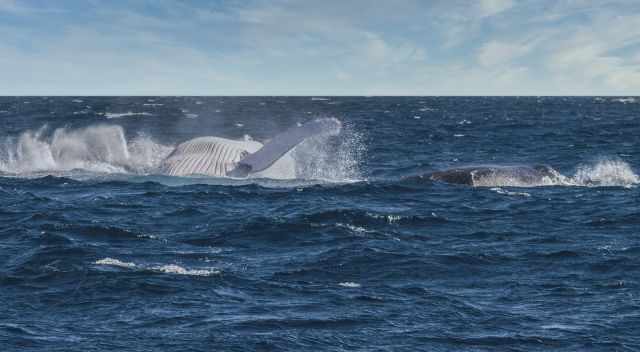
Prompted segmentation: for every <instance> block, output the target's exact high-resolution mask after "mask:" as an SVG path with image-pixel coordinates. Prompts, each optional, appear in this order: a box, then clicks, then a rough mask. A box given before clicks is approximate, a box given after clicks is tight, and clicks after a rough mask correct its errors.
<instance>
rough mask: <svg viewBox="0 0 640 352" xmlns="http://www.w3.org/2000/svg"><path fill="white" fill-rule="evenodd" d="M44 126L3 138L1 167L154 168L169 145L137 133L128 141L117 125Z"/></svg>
mask: <svg viewBox="0 0 640 352" xmlns="http://www.w3.org/2000/svg"><path fill="white" fill-rule="evenodd" d="M46 132H47V128H46V127H43V128H40V129H39V130H37V131H35V132H34V131H26V132H24V133H22V134H21V135H20V136H19V137H18V138H17V139H16V138H5V140H4V141H3V143H2V148H1V149H0V171H1V172H4V173H10V174H19V175H25V174H30V173H38V172H57V171H70V170H75V169H81V170H86V171H91V172H98V173H126V172H132V171H133V172H137V173H140V172H144V171H148V170H151V169H153V168H155V167H156V166H157V165H158V164H159V162H160V161H161V160H162V159H164V158H165V157H166V155H168V154H169V153H170V152H171V150H172V149H173V148H172V147H167V146H163V145H161V144H158V143H155V142H154V141H153V140H151V138H149V137H146V136H144V135H140V136H138V137H137V138H134V139H133V140H132V141H131V142H130V143H127V140H126V138H125V134H124V130H123V129H122V127H120V126H107V125H98V126H90V127H86V128H81V129H76V130H68V129H65V128H59V129H56V130H55V131H54V132H53V133H52V134H51V135H47V134H46Z"/></svg>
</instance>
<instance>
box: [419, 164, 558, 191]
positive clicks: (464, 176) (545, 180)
mask: <svg viewBox="0 0 640 352" xmlns="http://www.w3.org/2000/svg"><path fill="white" fill-rule="evenodd" d="M427 176H428V177H429V179H431V180H433V181H440V182H446V183H453V184H461V185H469V186H487V187H492V186H524V187H526V186H539V185H548V184H553V183H554V181H555V180H558V179H559V178H561V177H562V175H561V174H560V173H559V172H557V171H556V170H555V169H553V168H552V167H551V166H548V165H544V164H538V165H517V166H500V165H481V166H466V167H457V168H451V169H446V170H442V171H435V172H432V173H430V174H428V175H427Z"/></svg>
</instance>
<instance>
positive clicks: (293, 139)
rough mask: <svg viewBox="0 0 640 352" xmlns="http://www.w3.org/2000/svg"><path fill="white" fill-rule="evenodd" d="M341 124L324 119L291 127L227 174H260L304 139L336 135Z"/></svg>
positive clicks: (233, 175)
mask: <svg viewBox="0 0 640 352" xmlns="http://www.w3.org/2000/svg"><path fill="white" fill-rule="evenodd" d="M341 128H342V124H341V123H340V121H339V120H338V119H335V118H325V119H317V120H314V121H310V122H307V123H305V124H304V125H302V126H295V127H292V128H290V129H288V130H286V131H284V132H282V133H280V134H279V135H277V136H275V137H273V138H272V139H271V140H270V141H269V142H267V143H266V144H265V145H264V147H262V148H261V149H260V150H258V151H257V152H255V153H252V154H249V155H248V156H247V157H246V158H243V159H242V160H240V161H239V162H238V164H237V166H236V168H235V169H233V170H231V171H230V172H228V173H227V175H228V176H232V177H245V176H247V175H248V174H249V173H253V172H260V171H262V170H264V169H266V168H268V167H269V166H271V165H273V163H275V162H276V161H277V160H278V159H280V158H281V157H282V156H283V155H285V154H286V153H287V152H288V151H290V150H291V149H293V148H295V147H296V146H297V145H298V144H300V143H302V142H303V141H304V140H305V139H307V138H311V137H314V136H318V135H325V134H326V135H337V134H338V133H340V129H341Z"/></svg>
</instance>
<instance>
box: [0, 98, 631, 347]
mask: <svg viewBox="0 0 640 352" xmlns="http://www.w3.org/2000/svg"><path fill="white" fill-rule="evenodd" d="M638 101H640V100H638V98H633V97H553V98H550V97H527V98H523V97H520V98H518V97H511V98H506V97H502V98H500V97H370V98H364V97H4V98H3V97H0V121H1V122H2V124H0V305H1V306H2V309H0V351H23V350H45V351H65V352H67V351H82V352H84V351H90V350H105V351H112V350H115V351H147V350H162V351H185V350H193V351H210V350H212V349H215V350H231V351H254V350H274V351H296V352H298V351H314V352H315V351H319V350H338V349H340V350H371V349H376V348H377V349H379V350H385V351H387V350H388V351H414V350H416V346H418V349H423V350H429V351H452V350H453V351H465V350H467V351H478V350H482V351H484V350H496V351H502V350H514V351H532V350H548V349H558V350H567V351H573V350H578V351H584V350H602V351H609V350H640V343H639V342H638V338H637V335H638V334H637V332H638V312H640V303H639V302H640V301H639V300H638V299H637V295H638V292H640V273H639V271H638V268H640V259H639V258H640V236H638V235H639V234H638V228H639V224H640V223H639V220H638V219H640V203H639V201H638V200H639V199H640V187H638V186H639V185H640V180H639V176H638V175H639V173H640V153H638V151H640V139H639V138H638V136H640V123H639V122H640V120H639V119H640V104H638ZM25 102H28V104H27V103H25ZM331 116H336V117H338V118H339V120H340V121H341V122H342V126H343V128H342V132H341V134H340V135H338V136H329V137H323V138H313V139H309V140H307V141H305V142H303V143H302V144H300V145H298V146H297V147H296V148H295V149H294V150H292V151H291V152H290V153H289V156H290V157H291V158H292V160H294V164H295V165H293V169H295V170H294V171H295V178H293V179H290V178H289V177H284V176H287V175H289V174H288V173H279V171H278V169H277V168H274V169H271V170H268V171H269V173H267V174H262V175H258V176H257V178H247V179H234V178H228V177H218V178H215V177H206V176H201V175H194V176H188V177H174V176H167V175H164V174H162V172H161V171H160V168H159V165H161V163H162V161H163V160H164V159H165V158H166V157H167V155H169V154H170V153H171V152H172V151H173V150H174V148H175V147H176V146H177V145H179V144H180V143H182V142H184V141H188V140H191V139H193V138H197V137H206V136H217V137H222V138H227V139H232V140H245V139H254V140H256V141H260V142H265V141H268V140H269V139H271V138H273V137H274V136H276V135H278V134H279V133H281V132H282V131H285V130H286V129H287V128H289V127H291V126H295V125H297V124H303V123H305V122H307V121H311V120H313V119H317V118H322V117H331ZM540 164H542V165H548V167H549V168H550V169H549V173H548V174H547V175H546V176H545V177H542V178H533V179H531V178H530V179H527V178H522V177H518V175H517V174H512V175H510V174H509V173H504V172H503V173H495V174H491V173H483V174H482V175H481V176H482V177H480V178H477V179H475V180H474V184H475V186H468V185H457V184H447V183H444V182H438V181H433V180H431V179H430V178H429V175H430V174H431V173H433V172H435V171H439V170H447V169H451V168H463V167H467V166H478V165H493V166H496V167H509V166H514V165H515V166H531V165H540ZM288 166H291V165H288ZM287 170H289V171H291V169H290V168H289V167H287Z"/></svg>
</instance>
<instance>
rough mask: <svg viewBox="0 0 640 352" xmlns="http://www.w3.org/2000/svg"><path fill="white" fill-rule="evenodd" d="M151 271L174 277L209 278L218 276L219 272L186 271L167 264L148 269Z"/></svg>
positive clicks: (212, 270)
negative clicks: (173, 275)
mask: <svg viewBox="0 0 640 352" xmlns="http://www.w3.org/2000/svg"><path fill="white" fill-rule="evenodd" d="M150 269H151V270H153V271H158V272H161V273H165V274H175V275H189V276H210V275H217V274H220V270H215V269H186V268H184V267H181V266H179V265H175V264H168V265H161V266H154V267H151V268H150Z"/></svg>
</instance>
